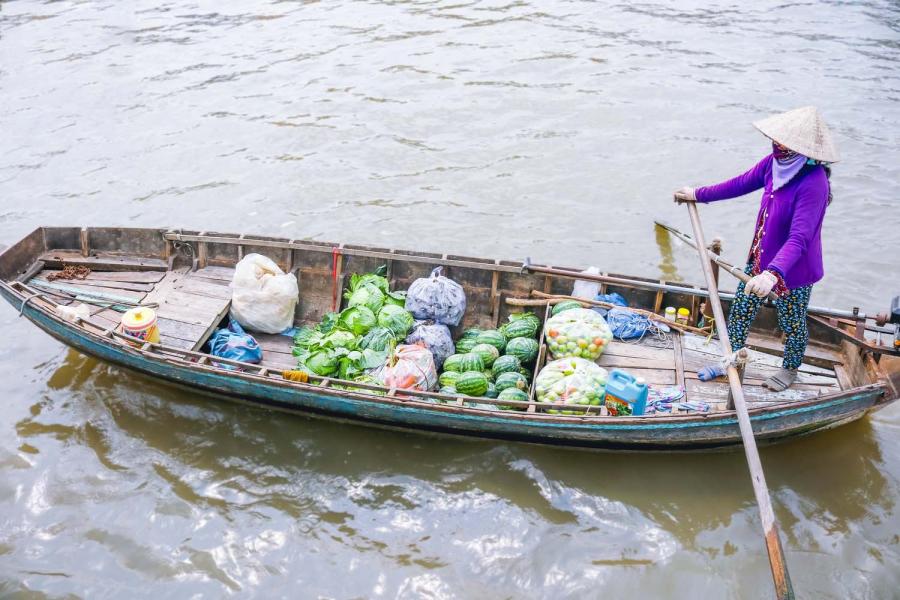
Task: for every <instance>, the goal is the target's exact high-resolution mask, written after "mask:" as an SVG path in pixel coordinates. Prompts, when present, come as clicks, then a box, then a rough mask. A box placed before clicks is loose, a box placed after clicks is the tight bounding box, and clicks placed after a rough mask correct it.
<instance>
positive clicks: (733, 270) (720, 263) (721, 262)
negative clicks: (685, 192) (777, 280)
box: [655, 221, 848, 314]
mask: <svg viewBox="0 0 900 600" xmlns="http://www.w3.org/2000/svg"><path fill="white" fill-rule="evenodd" d="M655 223H656V225H657V226H659V227H662V228H663V229H665V230H666V231H668V232H669V233H671V234H672V235H674V236H675V237H677V238H678V239H679V240H681V241H682V242H684V243H685V244H687V245H688V246H690V247H692V248H693V249H694V250H699V248H698V247H697V242H695V241H694V239H693V238H692V237H691V236H689V235H687V234H686V233H682V232H680V231H678V230H677V229H675V228H674V227H670V226H668V225H665V224H663V223H660V222H659V221H655ZM713 244H715V241H713ZM720 250H721V247H720ZM707 256H708V257H709V259H710V260H711V261H713V262H714V263H715V264H716V266H717V267H722V268H723V269H725V270H726V271H728V272H729V273H730V274H731V275H733V276H734V277H735V279H737V280H739V281H743V282H744V283H747V282H748V281H750V276H749V275H747V274H746V273H744V271H742V270H741V269H739V268H737V267H736V266H734V265H733V264H731V263H729V262H727V261H725V259H723V258H721V257H720V256H719V253H718V252H716V253H715V254H714V255H709V254H707ZM716 272H717V271H716ZM716 281H717V282H718V281H719V278H718V277H716ZM718 289H719V288H718V287H716V290H717V291H718ZM768 299H769V300H771V301H772V302H774V301H775V300H778V296H777V295H775V294H774V293H770V294H769V295H768ZM810 312H813V311H812V310H810ZM820 312H822V313H824V314H830V313H833V312H848V311H833V310H831V309H820Z"/></svg>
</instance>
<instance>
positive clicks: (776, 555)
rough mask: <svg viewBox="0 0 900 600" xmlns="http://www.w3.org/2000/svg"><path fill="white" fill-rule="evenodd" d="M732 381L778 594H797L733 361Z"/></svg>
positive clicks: (706, 268)
mask: <svg viewBox="0 0 900 600" xmlns="http://www.w3.org/2000/svg"><path fill="white" fill-rule="evenodd" d="M686 204H687V207H688V212H689V213H690V215H691V226H692V227H693V228H694V238H695V239H696V240H697V244H696V247H697V252H698V253H699V254H700V263H701V266H702V267H703V274H704V275H705V276H706V284H707V286H708V287H709V301H710V303H711V304H712V310H713V316H714V317H715V320H716V328H717V329H718V333H719V345H720V346H721V349H722V356H724V357H730V356H731V355H732V349H731V340H729V339H728V328H727V326H726V324H725V313H724V312H723V311H722V302H721V300H720V299H719V290H718V288H717V287H716V281H715V279H714V278H713V272H712V263H710V258H709V251H708V250H707V249H706V241H704V239H703V228H702V227H701V225H700V213H699V212H698V211H697V205H696V204H694V203H693V202H687V203H686ZM727 375H728V384H729V385H730V386H731V393H732V396H733V397H734V408H735V412H736V413H737V418H738V425H739V427H740V430H741V439H742V440H743V442H744V454H746V456H747V465H748V466H749V467H750V480H751V481H752V482H753V493H754V494H755V495H756V504H757V505H758V506H759V516H760V519H761V520H762V525H763V532H764V533H765V537H766V548H767V550H768V552H769V565H770V567H771V569H772V578H773V580H774V582H775V595H776V597H777V598H779V599H788V598H793V597H794V588H793V587H792V586H791V578H790V575H788V569H787V563H786V562H785V560H784V550H782V548H781V539H780V538H779V534H778V526H777V525H776V523H775V513H774V512H773V511H772V500H771V499H770V498H769V488H768V487H767V486H766V478H765V475H764V474H763V468H762V463H761V462H760V460H759V451H758V450H757V449H756V440H755V439H754V437H753V425H752V424H751V423H750V415H749V414H748V413H747V403H746V402H745V401H744V389H743V387H742V386H741V380H740V376H739V375H738V371H737V369H736V368H735V366H734V364H731V363H729V365H728V368H727Z"/></svg>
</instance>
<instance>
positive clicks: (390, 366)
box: [374, 344, 438, 392]
mask: <svg viewBox="0 0 900 600" xmlns="http://www.w3.org/2000/svg"><path fill="white" fill-rule="evenodd" d="M374 376H375V378H376V379H377V380H378V381H380V382H381V383H382V385H384V386H385V387H388V388H395V389H398V390H420V391H426V392H427V391H429V390H431V389H433V388H434V387H435V386H436V385H437V380H438V377H437V369H436V368H435V366H434V357H433V356H432V354H431V351H430V350H428V348H426V347H425V346H423V345H420V344H401V345H400V346H397V348H396V349H395V350H394V353H393V354H392V355H391V356H390V357H389V358H388V362H387V364H385V365H384V366H383V367H381V368H379V369H378V371H376V372H375V373H374Z"/></svg>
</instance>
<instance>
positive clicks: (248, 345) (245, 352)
mask: <svg viewBox="0 0 900 600" xmlns="http://www.w3.org/2000/svg"><path fill="white" fill-rule="evenodd" d="M209 353H210V354H212V355H213V356H219V357H221V358H228V359H230V360H239V361H241V362H247V363H258V362H260V361H261V360H262V357H263V352H262V348H260V347H259V343H258V342H257V341H256V340H255V339H254V338H253V336H252V335H250V334H249V333H246V332H245V331H244V329H243V327H241V326H240V324H239V323H238V322H237V321H235V320H234V319H230V318H229V319H228V327H225V328H222V329H217V330H216V332H215V333H214V334H212V336H211V337H210V338H209Z"/></svg>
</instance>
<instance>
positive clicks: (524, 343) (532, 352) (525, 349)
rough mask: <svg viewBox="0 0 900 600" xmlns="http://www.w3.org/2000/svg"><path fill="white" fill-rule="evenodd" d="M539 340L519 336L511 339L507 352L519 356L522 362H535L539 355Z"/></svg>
mask: <svg viewBox="0 0 900 600" xmlns="http://www.w3.org/2000/svg"><path fill="white" fill-rule="evenodd" d="M538 347H539V346H538V342H537V340H533V339H531V338H524V337H517V338H513V339H511V340H509V344H507V345H506V353H507V354H509V355H510V356H515V357H517V358H518V359H519V360H520V361H521V362H522V364H526V365H527V364H529V363H532V362H534V359H535V358H537V355H538Z"/></svg>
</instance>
